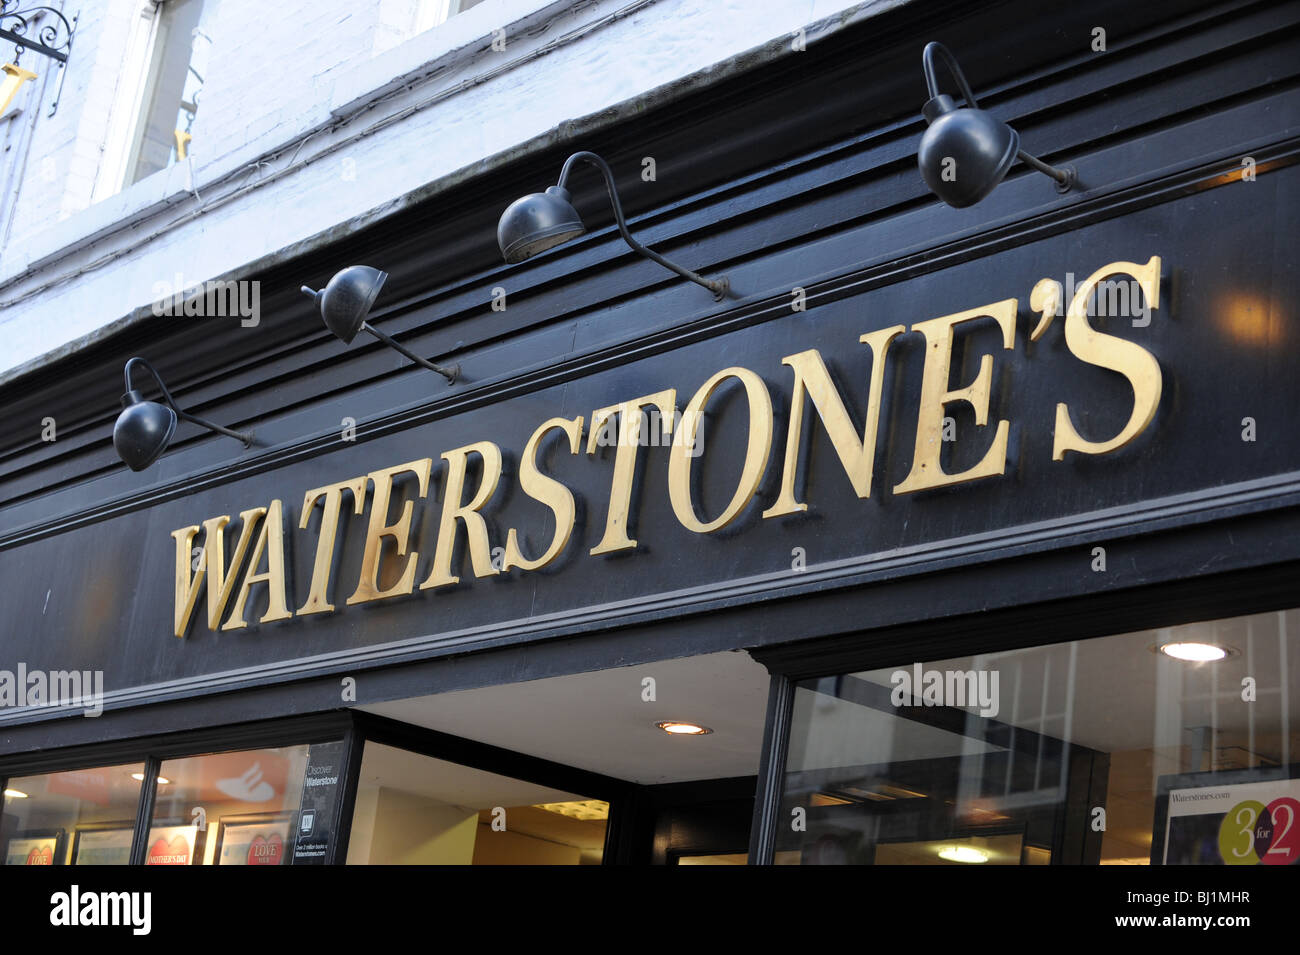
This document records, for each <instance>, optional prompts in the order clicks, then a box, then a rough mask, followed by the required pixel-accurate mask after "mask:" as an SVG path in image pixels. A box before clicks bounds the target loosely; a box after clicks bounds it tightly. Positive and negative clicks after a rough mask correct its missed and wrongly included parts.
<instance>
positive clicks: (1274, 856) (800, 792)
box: [774, 610, 1300, 867]
mask: <svg viewBox="0 0 1300 955" xmlns="http://www.w3.org/2000/svg"><path fill="white" fill-rule="evenodd" d="M1297 634H1300V611H1295V610H1291V611H1286V612H1279V613H1267V614H1257V615H1253V616H1248V617H1240V618H1235V619H1229V620H1218V621H1211V622H1206V623H1198V624H1192V625H1186V626H1177V627H1170V628H1166V629H1161V630H1150V631H1143V632H1138V633H1128V634H1123V635H1119V636H1112V637H1105V638H1099V639H1091V640H1084V641H1077V642H1071V643H1058V644H1052V645H1049V646H1042V647H1036V648H1032V649H1026V650H1016V651H1010V652H1005V653H994V654H985V655H980V656H975V657H966V658H961V659H949V660H937V661H930V662H925V663H920V664H910V663H909V664H905V665H903V666H898V667H886V668H883V669H879V670H872V671H865V672H857V673H844V674H841V675H838V676H832V677H826V678H820V679H813V680H807V681H803V682H801V683H799V684H797V686H796V690H795V698H794V711H793V719H792V728H791V733H790V740H789V748H788V752H787V764H786V776H785V780H784V793H783V799H782V802H781V809H780V819H779V822H778V830H777V831H778V837H777V844H776V849H777V852H776V855H775V860H774V861H776V862H777V863H796V864H799V863H802V864H809V863H861V864H870V863H880V864H903V865H927V864H931V865H968V866H972V867H978V866H980V865H1017V864H1019V865H1042V864H1079V863H1083V864H1098V863H1100V864H1103V865H1109V864H1133V865H1147V864H1224V863H1227V864H1248V865H1255V864H1265V865H1290V864H1295V863H1296V862H1297V861H1300V719H1293V718H1292V715H1291V714H1292V711H1293V710H1294V709H1295V707H1296V702H1295V701H1297V700H1300V638H1298V637H1297ZM1180 645H1181V646H1180Z"/></svg>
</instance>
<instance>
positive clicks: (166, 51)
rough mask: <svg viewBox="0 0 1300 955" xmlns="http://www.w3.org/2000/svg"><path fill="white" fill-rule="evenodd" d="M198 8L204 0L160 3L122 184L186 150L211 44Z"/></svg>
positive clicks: (170, 161) (165, 166) (159, 166)
mask: <svg viewBox="0 0 1300 955" xmlns="http://www.w3.org/2000/svg"><path fill="white" fill-rule="evenodd" d="M202 12H203V0H165V2H163V3H162V4H161V5H160V6H159V8H158V13H157V18H156V25H155V28H154V38H153V43H152V44H151V45H152V47H153V51H152V55H151V56H150V58H149V59H150V62H149V68H148V73H147V79H146V85H145V89H144V97H143V99H142V101H141V109H140V113H139V119H138V120H137V124H136V131H135V136H134V137H133V140H134V141H133V143H132V146H131V153H130V155H129V157H128V163H127V178H126V181H125V182H124V185H129V184H130V183H133V182H138V181H139V180H141V179H143V178H144V177H145V176H148V175H150V174H151V173H155V172H157V171H158V170H160V169H166V168H167V167H168V166H170V165H171V164H172V163H174V162H176V161H177V160H180V159H184V158H185V156H186V153H187V152H188V149H189V142H190V138H191V136H190V129H191V126H192V125H193V123H194V115H195V113H196V112H197V111H198V108H199V106H198V104H199V94H200V91H201V90H202V88H203V74H204V73H205V72H206V69H207V64H206V60H207V51H208V48H209V46H210V44H209V42H208V39H207V37H206V36H204V35H203V34H202V33H200V32H199V15H200V14H201V13H202Z"/></svg>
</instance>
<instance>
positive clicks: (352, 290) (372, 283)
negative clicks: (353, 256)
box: [305, 265, 388, 345]
mask: <svg viewBox="0 0 1300 955" xmlns="http://www.w3.org/2000/svg"><path fill="white" fill-rule="evenodd" d="M387 279H388V273H387V272H383V271H380V270H379V269H372V268H371V267H370V266H368V265H350V266H348V267H347V268H346V269H343V270H342V271H341V272H337V273H335V275H334V277H333V278H332V279H330V281H329V284H328V285H326V286H325V288H323V289H322V290H321V291H319V292H315V293H313V294H314V295H315V296H316V303H317V305H319V306H320V314H321V318H323V319H325V326H326V327H327V328H328V329H329V330H330V331H331V332H333V333H334V334H335V335H337V336H338V337H339V338H341V339H342V340H343V343H344V344H345V345H350V344H351V343H352V339H354V338H356V336H357V332H359V331H360V330H361V323H362V322H364V321H365V320H366V316H367V315H369V314H370V306H371V305H373V304H375V298H376V297H378V295H379V290H380V289H381V288H383V287H384V282H385V281H387ZM305 291H310V289H306V290H305Z"/></svg>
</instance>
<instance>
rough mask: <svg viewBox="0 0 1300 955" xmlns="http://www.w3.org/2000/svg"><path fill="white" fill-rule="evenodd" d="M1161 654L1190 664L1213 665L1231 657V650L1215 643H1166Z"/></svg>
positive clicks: (1161, 649) (1162, 645)
mask: <svg viewBox="0 0 1300 955" xmlns="http://www.w3.org/2000/svg"><path fill="white" fill-rule="evenodd" d="M1160 652H1161V653H1163V654H1164V655H1165V656H1167V657H1173V658H1174V659H1175V660H1183V661H1186V662H1188V663H1212V662H1214V661H1215V660H1222V659H1224V658H1225V657H1227V656H1229V655H1230V653H1231V648H1229V647H1220V646H1217V645H1215V644H1213V643H1164V644H1161V645H1160Z"/></svg>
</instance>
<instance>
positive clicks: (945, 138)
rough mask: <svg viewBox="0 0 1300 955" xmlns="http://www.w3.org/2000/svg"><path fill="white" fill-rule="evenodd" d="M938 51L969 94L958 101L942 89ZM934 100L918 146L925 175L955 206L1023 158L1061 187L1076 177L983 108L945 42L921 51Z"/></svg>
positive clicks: (976, 197)
mask: <svg viewBox="0 0 1300 955" xmlns="http://www.w3.org/2000/svg"><path fill="white" fill-rule="evenodd" d="M936 56H937V57H939V58H941V59H942V60H943V62H944V65H945V66H947V67H948V72H949V73H950V74H951V75H952V78H953V79H954V80H955V81H956V83H957V89H958V90H959V91H960V92H961V95H962V98H963V99H965V100H966V106H965V107H959V106H957V105H956V104H955V103H954V102H953V99H952V97H951V96H949V95H947V94H946V93H940V92H939V84H938V82H937V80H936V79H935V75H934V58H935V57H936ZM921 64H922V67H923V68H924V70H925V85H926V88H927V89H928V90H929V93H930V100H929V102H927V103H926V104H925V106H924V107H923V108H922V110H921V115H922V116H924V117H925V122H926V124H927V128H926V130H925V134H924V135H923V136H922V137H921V146H920V148H919V149H918V150H917V154H916V159H917V164H918V165H919V166H920V167H921V178H922V179H924V180H925V184H926V185H927V186H928V187H929V188H930V191H931V192H933V193H934V194H935V195H936V196H938V197H939V198H940V199H942V200H943V201H944V202H946V203H947V204H948V205H950V206H952V207H953V208H954V209H964V208H965V207H966V206H973V205H974V204H975V203H977V202H979V201H980V200H981V199H983V198H984V197H985V196H987V195H988V194H989V193H990V192H992V191H993V190H994V189H995V188H996V187H997V184H998V183H1000V182H1001V181H1002V179H1003V177H1004V176H1006V174H1007V170H1009V169H1010V168H1011V166H1012V164H1013V163H1014V162H1015V161H1016V159H1017V158H1019V159H1020V160H1021V161H1022V162H1024V163H1026V164H1027V165H1029V166H1032V167H1033V168H1035V169H1037V170H1038V171H1039V172H1041V173H1044V174H1045V175H1048V176H1051V177H1052V178H1053V179H1055V180H1056V189H1057V191H1058V192H1067V191H1068V190H1069V189H1070V187H1071V186H1072V185H1074V183H1075V173H1074V170H1073V169H1072V168H1070V167H1068V166H1067V167H1065V168H1061V169H1058V168H1056V167H1055V166H1049V165H1047V163H1045V162H1043V161H1042V160H1039V159H1035V158H1034V157H1033V156H1031V155H1029V153H1027V152H1025V151H1024V150H1023V149H1021V148H1020V134H1019V133H1017V132H1016V131H1015V130H1014V129H1012V128H1011V127H1010V126H1008V125H1007V124H1006V123H1004V122H1002V121H1001V120H999V119H997V118H996V117H994V115H993V114H992V113H989V112H987V111H986V110H982V109H980V108H979V105H978V104H977V103H976V102H975V95H974V94H973V93H972V92H971V89H970V86H969V84H967V82H966V77H965V76H964V75H963V74H962V71H961V67H959V66H958V65H957V61H956V59H954V58H953V55H952V53H950V52H949V51H948V48H947V47H946V46H944V45H943V44H942V43H927V44H926V45H925V52H924V53H922V54H921Z"/></svg>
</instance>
